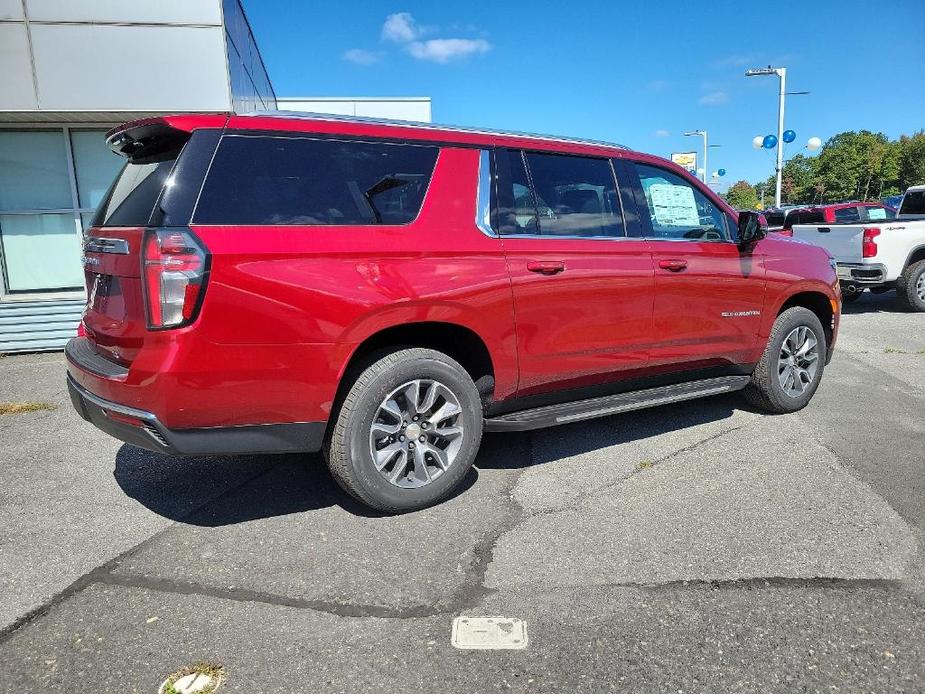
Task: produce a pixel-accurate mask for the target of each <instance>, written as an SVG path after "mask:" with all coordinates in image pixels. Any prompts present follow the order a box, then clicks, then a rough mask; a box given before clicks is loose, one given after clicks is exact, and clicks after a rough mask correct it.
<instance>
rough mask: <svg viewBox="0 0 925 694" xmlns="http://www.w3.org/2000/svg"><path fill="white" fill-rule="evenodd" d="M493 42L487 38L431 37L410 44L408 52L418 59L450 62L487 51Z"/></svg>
mask: <svg viewBox="0 0 925 694" xmlns="http://www.w3.org/2000/svg"><path fill="white" fill-rule="evenodd" d="M490 50H491V44H490V43H488V41H486V40H485V39H429V40H428V41H413V42H412V43H409V44H408V52H409V53H410V54H411V55H412V56H414V57H415V58H417V59H418V60H431V61H433V62H435V63H448V62H450V61H451V60H454V59H455V58H463V57H465V56H468V55H473V54H475V53H487V52H488V51H490Z"/></svg>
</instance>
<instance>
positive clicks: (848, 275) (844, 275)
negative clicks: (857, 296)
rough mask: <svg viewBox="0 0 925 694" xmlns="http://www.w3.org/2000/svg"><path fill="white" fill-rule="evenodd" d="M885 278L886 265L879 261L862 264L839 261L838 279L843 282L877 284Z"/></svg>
mask: <svg viewBox="0 0 925 694" xmlns="http://www.w3.org/2000/svg"><path fill="white" fill-rule="evenodd" d="M885 278H886V267H885V266H884V265H881V264H879V263H873V264H870V265H863V264H858V263H839V264H838V279H839V281H841V282H842V283H844V284H857V285H864V286H869V285H879V284H883V283H884V281H885Z"/></svg>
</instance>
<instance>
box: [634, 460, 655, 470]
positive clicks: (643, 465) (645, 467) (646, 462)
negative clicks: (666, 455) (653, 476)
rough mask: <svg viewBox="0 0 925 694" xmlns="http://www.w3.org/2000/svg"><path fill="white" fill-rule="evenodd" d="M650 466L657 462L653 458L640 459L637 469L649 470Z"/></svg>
mask: <svg viewBox="0 0 925 694" xmlns="http://www.w3.org/2000/svg"><path fill="white" fill-rule="evenodd" d="M650 467H655V463H653V462H652V461H651V460H640V461H639V462H638V463H636V470H648V469H649V468H650Z"/></svg>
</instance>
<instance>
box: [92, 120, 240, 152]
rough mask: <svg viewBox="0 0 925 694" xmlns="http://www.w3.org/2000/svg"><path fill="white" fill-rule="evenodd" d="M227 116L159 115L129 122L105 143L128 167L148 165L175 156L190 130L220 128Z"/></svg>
mask: <svg viewBox="0 0 925 694" xmlns="http://www.w3.org/2000/svg"><path fill="white" fill-rule="evenodd" d="M227 122H228V116H227V115H217V114H216V115H212V114H210V115H202V116H162V117H158V118H145V119H142V120H136V121H131V122H129V123H125V124H123V125H120V126H118V127H116V128H113V129H112V130H110V131H109V132H108V133H106V144H107V145H108V146H109V149H111V150H112V151H113V152H115V153H116V154H118V155H119V156H122V157H125V158H126V159H128V160H129V161H130V162H131V163H132V164H150V163H152V162H158V161H163V160H165V159H170V158H171V157H174V156H176V153H177V152H178V151H179V150H180V149H181V148H182V147H183V145H185V144H186V141H187V140H189V137H190V135H191V134H192V132H193V131H194V130H198V129H200V128H224V127H225V124H226V123H227Z"/></svg>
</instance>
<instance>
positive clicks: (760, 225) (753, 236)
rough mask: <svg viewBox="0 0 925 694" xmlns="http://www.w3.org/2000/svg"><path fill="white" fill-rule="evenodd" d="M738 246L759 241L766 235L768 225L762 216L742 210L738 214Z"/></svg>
mask: <svg viewBox="0 0 925 694" xmlns="http://www.w3.org/2000/svg"><path fill="white" fill-rule="evenodd" d="M738 226H739V244H741V245H743V246H746V245H748V244H752V243H755V242H756V241H760V240H761V239H763V238H764V237H765V236H767V235H768V223H767V222H766V221H765V219H764V215H763V214H758V213H757V212H752V211H751V210H743V211H742V212H739V225H738Z"/></svg>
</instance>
